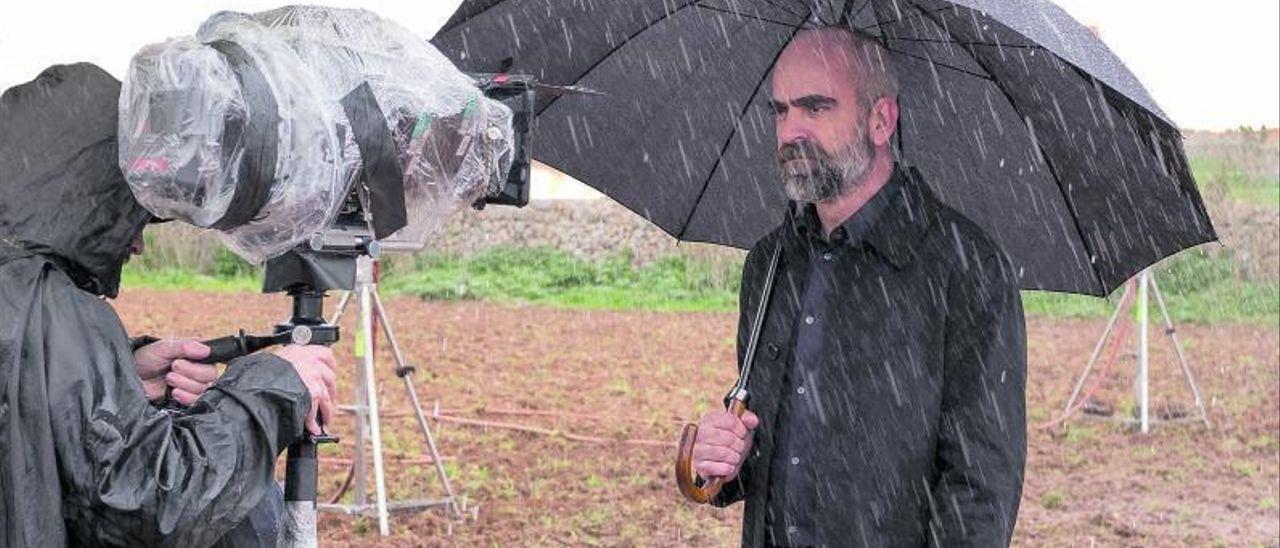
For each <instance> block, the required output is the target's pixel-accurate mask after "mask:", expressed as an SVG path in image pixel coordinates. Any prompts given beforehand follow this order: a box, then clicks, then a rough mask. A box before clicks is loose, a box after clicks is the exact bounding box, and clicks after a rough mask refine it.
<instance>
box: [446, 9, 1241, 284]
mask: <svg viewBox="0 0 1280 548" xmlns="http://www.w3.org/2000/svg"><path fill="white" fill-rule="evenodd" d="M832 23H843V24H848V25H851V26H853V27H856V28H858V29H861V30H862V31H864V32H866V33H868V34H870V35H872V36H875V37H878V39H880V40H881V42H882V43H883V44H884V45H885V47H886V48H887V49H889V50H890V51H891V52H892V53H893V55H894V56H895V62H896V63H897V67H898V72H899V74H900V77H901V80H902V89H903V92H902V96H901V98H900V104H901V106H902V116H901V122H900V126H899V131H898V136H899V142H898V146H899V152H900V157H901V159H902V160H903V161H904V162H905V163H907V164H910V165H914V166H916V167H917V168H918V169H919V170H920V171H921V173H923V175H924V178H925V180H927V181H928V182H929V183H930V185H931V186H932V187H933V188H934V190H935V191H936V192H937V193H938V194H939V195H940V196H941V197H942V198H943V200H944V201H946V202H947V203H949V204H950V205H952V206H953V207H955V208H956V209H958V210H959V211H961V212H963V213H964V214H966V215H967V216H969V217H970V218H972V219H973V220H974V221H976V222H977V223H978V224H979V225H981V226H982V227H983V228H984V229H985V230H986V231H987V232H988V233H989V234H991V235H992V236H993V237H995V238H996V240H998V241H999V242H1000V243H1001V244H1002V245H1003V246H1004V248H1005V250H1006V251H1007V253H1008V254H1009V255H1010V256H1011V257H1012V259H1013V261H1014V262H1015V264H1016V265H1017V266H1018V267H1019V268H1020V269H1021V275H1022V286H1023V287H1025V288H1028V289H1049V290H1059V291H1070V292H1076V293H1087V294H1093V295H1104V294H1107V293H1109V292H1110V291H1111V290H1112V289H1114V288H1116V287H1117V286H1118V285H1119V284H1121V283H1122V282H1123V281H1124V280H1126V279H1128V278H1129V277H1130V276H1132V275H1133V274H1134V273H1136V272H1138V271H1139V270H1141V269H1143V268H1145V267H1147V266H1149V265H1151V264H1152V263H1154V262H1156V261H1158V260H1159V259H1161V258H1163V257H1165V256H1168V255H1170V254H1172V253H1175V252H1177V251H1179V250H1182V249H1185V248H1187V247H1190V246H1192V245H1195V244H1199V243H1203V242H1206V241H1210V240H1213V239H1215V237H1216V236H1215V234H1214V230H1213V227H1212V225H1211V224H1210V222H1209V217H1208V215H1207V214H1206V212H1205V209H1204V204H1203V202H1202V201H1201V199H1200V196H1199V194H1198V193H1197V191H1196V188H1195V182H1194V180H1193V179H1192V176H1191V172H1190V169H1189V167H1188V164H1187V161H1186V157H1185V154H1184V152H1183V148H1182V138H1181V135H1180V134H1179V132H1178V130H1177V128H1176V126H1175V125H1174V124H1173V122H1172V121H1171V120H1169V118H1168V117H1167V116H1166V115H1165V114H1164V113H1163V112H1162V111H1161V110H1160V108H1159V107H1158V106H1156V104H1155V101H1153V100H1152V99H1151V97H1150V96H1149V95H1148V93H1147V92H1146V90H1145V89H1144V88H1143V86H1142V84H1141V83H1139V82H1138V81H1137V79H1136V78H1135V77H1134V76H1133V75H1132V74H1131V73H1130V72H1129V71H1128V70H1127V69H1126V68H1125V67H1124V65H1123V64H1121V62H1120V61H1119V59H1117V58H1116V56H1115V55H1114V54H1112V53H1111V52H1110V51H1109V50H1108V49H1107V47H1106V46H1105V45H1103V44H1102V42H1101V41H1100V40H1099V39H1098V38H1097V37H1096V36H1094V35H1093V33H1091V32H1090V31H1089V30H1088V29H1086V28H1085V27H1083V26H1082V25H1080V24H1079V23H1077V22H1076V21H1075V20H1073V19H1072V18H1071V17H1070V16H1068V15H1067V14H1066V13H1065V12H1063V11H1062V10H1061V9H1059V8H1058V7H1056V6H1054V5H1053V4H1050V3H1049V2H1046V1H1043V0H1016V1H1013V0H1004V1H1001V0H955V1H950V2H948V1H942V0H835V1H815V0H756V1H752V0H662V1H658V0H610V1H598V0H597V1H593V0H468V1H465V2H463V3H462V5H461V7H459V8H458V10H457V12H456V13H455V14H454V16H453V17H452V18H451V19H450V20H449V21H448V22H447V23H446V24H445V26H444V27H443V29H442V30H441V31H440V32H439V33H438V34H437V35H436V36H435V38H434V39H433V40H432V42H433V43H434V44H435V45H436V46H437V47H438V48H440V49H441V50H442V51H443V52H444V53H445V54H446V55H448V56H449V57H450V58H451V59H453V60H454V61H455V62H456V63H457V64H458V65H459V66H460V67H461V68H463V69H464V70H470V71H492V70H495V68H496V67H499V66H501V65H502V63H503V61H504V60H506V59H509V58H510V59H514V67H513V71H515V72H531V73H533V74H535V75H537V76H538V77H539V78H541V79H542V80H543V81H547V82H552V83H561V84H580V85H584V86H587V87H590V88H592V89H596V90H599V91H602V92H604V93H605V94H606V95H605V96H604V97H590V98H582V97H559V98H556V97H548V98H545V99H542V100H541V101H540V102H539V104H538V105H537V112H538V113H539V118H538V127H537V130H536V134H535V138H536V141H535V142H536V143H537V149H536V156H537V157H538V158H539V159H540V160H541V161H543V162H545V163H547V164H549V165H551V166H553V167H555V168H557V169H560V170H561V171H564V172H565V173H568V174H569V175H572V176H574V177H576V178H578V179H580V180H582V181H585V182H587V184H589V185H591V186H593V187H595V188H597V189H599V190H601V191H603V192H604V193H605V194H608V195H609V196H610V197H612V198H613V199H615V200H617V201H618V202H620V203H622V204H623V205H625V206H626V207H628V208H630V209H631V210H633V211H635V212H637V213H639V214H640V215H643V216H645V217H646V218H648V219H649V220H650V221H652V222H654V223H656V224H657V225H658V226H660V227H662V228H663V229H664V230H666V231H667V232H669V233H670V234H672V235H673V236H675V237H677V238H679V239H681V240H688V241H705V242H714V243H722V244H728V245H733V246H737V247H747V246H750V245H751V244H753V243H754V242H755V241H756V240H757V239H758V238H759V237H761V236H762V235H764V234H765V233H766V232H768V231H769V230H770V229H771V228H773V227H775V226H777V225H778V223H779V222H780V220H781V217H782V215H783V212H784V211H785V208H784V207H783V204H784V203H785V198H784V196H783V193H782V190H781V184H780V183H779V182H778V176H777V175H776V172H777V170H776V167H775V160H774V158H775V153H774V150H775V143H774V134H773V125H772V121H771V116H770V114H769V107H768V104H767V101H768V87H767V81H768V75H769V73H770V70H771V68H772V66H773V64H774V62H775V60H776V59H777V57H778V55H779V53H780V52H781V51H782V49H783V47H785V46H786V44H787V43H788V42H789V41H790V40H791V38H792V37H794V36H795V35H796V33H797V32H799V31H800V30H802V29H804V28H808V27H813V26H820V25H825V24H832Z"/></svg>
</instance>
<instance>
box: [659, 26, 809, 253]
mask: <svg viewBox="0 0 1280 548" xmlns="http://www.w3.org/2000/svg"><path fill="white" fill-rule="evenodd" d="M809 14H810V15H813V12H812V11H811V12H810V13H809ZM807 20H808V17H805V18H803V19H801V21H800V24H798V25H796V26H795V28H793V29H792V30H791V36H788V37H787V40H786V41H785V42H784V43H783V45H782V47H780V48H778V52H777V53H775V54H774V55H773V60H772V61H770V62H769V64H768V65H766V66H765V70H764V74H762V75H760V80H759V81H758V82H756V87H755V89H753V90H752V91H751V96H750V97H747V100H746V102H745V103H743V105H742V111H741V112H739V113H738V118H737V120H735V122H737V123H735V124H733V128H731V129H730V130H729V137H728V138H726V139H725V140H724V145H722V146H721V147H720V154H718V155H717V156H716V163H715V164H714V165H712V166H711V171H709V172H707V178H706V180H704V181H703V182H702V190H699V191H698V198H697V199H696V200H694V201H693V207H690V208H689V215H688V216H686V217H685V219H684V225H683V226H681V227H680V233H679V234H678V235H677V236H676V239H677V240H683V239H684V233H685V232H686V231H687V230H688V229H689V224H690V223H692V222H693V214H694V213H697V211H698V205H699V204H701V203H702V198H703V197H704V196H706V195H707V188H710V187H711V179H712V178H714V177H715V176H716V171H717V170H719V169H720V162H722V161H723V160H724V155H725V152H727V151H728V150H729V145H730V144H732V143H733V138H734V137H735V136H736V135H737V134H738V128H739V127H740V126H741V121H742V117H743V116H746V115H747V111H748V110H750V109H751V103H753V102H754V101H755V100H756V96H757V95H759V94H760V88H762V87H764V82H765V80H768V79H769V72H770V71H772V70H773V65H774V64H775V63H777V62H778V58H779V57H781V56H782V52H783V51H784V50H786V49H787V44H790V43H791V40H792V39H794V38H795V37H796V34H798V33H799V32H800V30H801V29H802V28H804V22H805V21H807Z"/></svg>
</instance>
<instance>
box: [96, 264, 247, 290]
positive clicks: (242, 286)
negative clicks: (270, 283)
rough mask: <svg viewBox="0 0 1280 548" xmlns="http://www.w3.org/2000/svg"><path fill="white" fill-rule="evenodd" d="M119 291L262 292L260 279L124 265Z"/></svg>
mask: <svg viewBox="0 0 1280 548" xmlns="http://www.w3.org/2000/svg"><path fill="white" fill-rule="evenodd" d="M120 285H121V287H123V288H124V289H123V290H124V291H128V290H129V289H130V288H135V287H142V288H148V289H159V290H162V291H209V292H214V293H235V292H243V291H258V290H260V289H261V288H262V278H261V277H260V276H252V275H247V274H245V275H234V276H226V275H211V274H200V273H198V272H192V271H190V270H184V269H179V268H172V267H170V268H159V269H146V268H142V267H134V266H133V265H126V266H125V268H124V272H123V274H122V276H121V283H120Z"/></svg>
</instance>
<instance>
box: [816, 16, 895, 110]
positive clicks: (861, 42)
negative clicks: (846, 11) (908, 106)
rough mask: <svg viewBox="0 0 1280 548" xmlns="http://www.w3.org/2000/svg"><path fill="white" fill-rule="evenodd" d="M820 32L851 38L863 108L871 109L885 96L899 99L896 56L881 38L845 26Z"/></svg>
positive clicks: (828, 28) (826, 28) (832, 27)
mask: <svg viewBox="0 0 1280 548" xmlns="http://www.w3.org/2000/svg"><path fill="white" fill-rule="evenodd" d="M816 30H831V31H836V32H839V33H841V34H843V35H845V36H847V37H848V38H849V45H850V48H851V51H852V52H853V54H854V56H855V57H857V58H858V59H859V60H860V61H861V62H860V63H858V66H857V68H856V71H857V73H858V99H859V100H860V101H862V103H863V105H862V106H863V107H870V106H871V105H872V104H874V103H875V102H876V101H877V100H879V99H881V98H884V97H892V98H894V99H897V98H898V92H899V91H900V84H899V82H898V73H897V70H896V69H895V67H894V63H893V57H892V56H891V55H890V54H889V50H888V49H887V48H885V47H884V45H883V44H881V43H880V41H879V39H877V38H876V37H874V36H871V35H870V34H867V33H865V32H862V31H860V30H857V29H853V28H850V27H848V26H844V25H834V26H829V27H822V28H819V29H816Z"/></svg>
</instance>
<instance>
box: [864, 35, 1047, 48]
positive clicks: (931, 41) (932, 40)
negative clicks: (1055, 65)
mask: <svg viewBox="0 0 1280 548" xmlns="http://www.w3.org/2000/svg"><path fill="white" fill-rule="evenodd" d="M889 40H898V41H901V42H923V43H926V44H956V45H960V46H987V47H992V48H1013V49H1038V50H1041V51H1048V50H1047V49H1045V47H1044V46H1041V45H1039V44H997V43H994V42H962V41H959V40H938V39H936V38H902V37H891V38H889Z"/></svg>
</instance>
